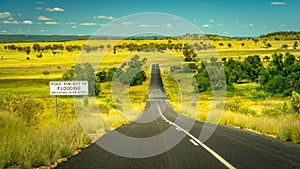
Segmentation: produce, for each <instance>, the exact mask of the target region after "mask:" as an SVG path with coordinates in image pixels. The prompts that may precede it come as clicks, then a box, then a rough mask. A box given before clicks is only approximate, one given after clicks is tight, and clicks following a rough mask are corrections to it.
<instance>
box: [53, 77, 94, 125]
mask: <svg viewBox="0 0 300 169" xmlns="http://www.w3.org/2000/svg"><path fill="white" fill-rule="evenodd" d="M49 85H50V95H51V96H55V106H56V120H57V119H58V96H85V95H88V94H89V87H88V86H89V85H88V81H51V82H50V83H49Z"/></svg>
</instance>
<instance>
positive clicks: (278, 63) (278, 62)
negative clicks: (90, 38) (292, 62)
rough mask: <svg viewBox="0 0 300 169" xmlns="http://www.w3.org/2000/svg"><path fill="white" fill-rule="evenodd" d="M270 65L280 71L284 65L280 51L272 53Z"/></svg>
mask: <svg viewBox="0 0 300 169" xmlns="http://www.w3.org/2000/svg"><path fill="white" fill-rule="evenodd" d="M272 58H273V59H272V61H271V66H274V67H275V69H276V70H278V71H281V70H282V69H283V67H284V64H283V55H282V54H281V53H279V54H277V53H275V54H273V55H272Z"/></svg>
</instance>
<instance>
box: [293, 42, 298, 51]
mask: <svg viewBox="0 0 300 169" xmlns="http://www.w3.org/2000/svg"><path fill="white" fill-rule="evenodd" d="M297 47H298V41H295V42H294V45H293V49H297Z"/></svg>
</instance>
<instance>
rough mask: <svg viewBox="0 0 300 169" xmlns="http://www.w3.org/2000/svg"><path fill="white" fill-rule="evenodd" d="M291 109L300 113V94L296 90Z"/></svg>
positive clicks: (293, 93) (293, 94)
mask: <svg viewBox="0 0 300 169" xmlns="http://www.w3.org/2000/svg"><path fill="white" fill-rule="evenodd" d="M291 109H292V112H293V113H298V114H300V94H299V93H297V92H295V91H293V92H292V97H291Z"/></svg>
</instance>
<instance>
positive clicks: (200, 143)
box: [157, 105, 235, 169]
mask: <svg viewBox="0 0 300 169" xmlns="http://www.w3.org/2000/svg"><path fill="white" fill-rule="evenodd" d="M157 108H158V111H159V113H160V115H161V117H162V118H163V119H164V120H165V121H166V122H167V123H169V124H171V125H173V126H175V127H176V128H179V129H180V130H181V131H182V132H184V133H185V134H186V135H188V136H189V137H190V138H191V139H190V141H191V140H193V141H194V142H195V143H196V144H198V145H201V146H202V147H203V148H204V149H205V150H207V151H208V152H209V153H210V154H212V155H213V156H214V157H215V158H216V159H217V160H219V161H220V162H221V163H222V164H224V165H225V166H226V167H227V168H229V169H235V167H234V166H233V165H231V164H230V163H229V162H227V161H226V160H225V159H224V158H222V157H221V156H220V155H219V154H217V153H216V152H215V151H213V150H212V149H211V148H209V147H208V146H206V145H205V144H204V143H202V142H201V141H200V140H199V139H197V138H196V137H194V136H193V135H192V134H191V133H189V132H188V131H186V130H184V129H183V128H181V127H180V126H178V125H177V124H175V123H173V122H171V121H170V120H168V119H167V118H166V117H165V116H164V115H163V114H162V112H161V109H160V107H159V105H157ZM192 143H193V142H192ZM193 144H194V143H193ZM194 145H195V144H194Z"/></svg>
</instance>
